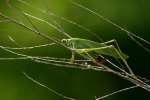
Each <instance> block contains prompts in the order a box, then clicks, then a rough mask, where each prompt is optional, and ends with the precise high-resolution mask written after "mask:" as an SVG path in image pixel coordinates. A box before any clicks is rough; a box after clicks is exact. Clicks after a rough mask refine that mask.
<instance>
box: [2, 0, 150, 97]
mask: <svg viewBox="0 0 150 100" xmlns="http://www.w3.org/2000/svg"><path fill="white" fill-rule="evenodd" d="M6 1H7V0H6ZM6 1H5V0H1V1H0V11H1V12H3V13H4V14H6V15H8V16H10V17H12V18H15V19H17V20H20V21H22V22H24V23H25V24H26V25H29V26H30V27H31V25H30V24H29V23H28V21H27V20H26V19H25V17H24V16H23V15H22V14H21V13H20V11H19V10H18V9H20V10H21V11H24V12H27V13H30V14H32V15H34V16H37V17H40V18H43V19H45V20H47V21H49V22H52V23H54V24H55V22H57V23H58V24H60V25H61V27H62V28H63V29H64V30H65V31H66V32H68V33H69V34H70V35H71V36H72V37H78V38H85V39H90V40H93V41H99V40H98V39H97V38H96V37H95V36H94V35H92V34H89V33H88V32H86V31H84V30H82V29H80V28H78V27H76V26H74V25H72V24H69V23H66V22H65V21H63V20H60V19H59V18H56V17H52V16H48V15H46V14H42V13H41V12H40V11H37V10H35V9H34V8H31V7H28V6H25V5H24V4H22V3H20V2H18V1H17V0H10V3H11V4H12V5H11V6H10V5H9V6H8V5H7V3H6ZM25 1H26V2H28V3H29V4H31V5H32V6H33V7H35V8H38V9H44V10H47V9H49V11H51V12H53V13H56V14H57V15H58V16H62V17H65V18H68V19H70V20H72V21H75V22H77V23H79V24H81V25H83V26H85V27H87V28H88V29H90V30H91V31H93V32H94V33H96V34H97V35H99V36H100V37H101V38H102V39H103V40H104V41H108V40H111V39H114V38H115V39H116V40H117V41H118V43H119V46H120V48H121V50H122V51H123V52H124V53H126V54H128V55H129V56H130V58H129V59H128V62H129V65H130V66H131V68H132V69H133V71H134V72H135V73H136V74H137V75H139V76H142V77H146V78H148V79H150V73H149V70H150V68H149V57H150V54H149V53H148V52H146V51H145V50H143V49H142V48H141V47H139V46H138V45H137V44H136V43H134V42H133V41H132V40H131V39H130V38H129V37H128V36H127V35H126V34H125V32H122V31H120V30H118V29H117V28H115V27H114V26H112V25H111V24H109V23H107V22H105V21H103V20H100V19H99V18H98V17H96V16H94V15H92V14H89V13H88V12H87V11H85V10H83V9H81V8H79V7H76V6H74V5H72V4H71V3H70V2H68V1H67V0H42V1H41V0H25ZM75 1H76V2H78V3H80V4H82V5H84V6H86V7H88V8H90V9H93V10H95V11H96V12H98V13H100V14H102V15H104V16H105V17H107V18H109V19H111V20H112V21H113V22H115V23H117V24H119V25H120V26H123V27H125V28H126V29H128V30H130V31H132V32H133V33H135V34H136V35H138V36H141V37H143V38H144V39H146V40H150V34H149V32H150V28H149V27H150V13H149V10H150V6H149V4H150V1H149V0H125V1H123V0H87V1H85V0H75ZM16 8H17V9H16ZM1 19H2V18H1ZM32 21H33V22H34V23H35V25H36V26H37V27H38V29H40V30H41V31H43V32H46V33H48V35H49V36H54V37H57V38H58V39H59V40H61V39H63V38H66V37H65V36H64V35H63V34H61V33H59V32H57V31H55V30H54V29H53V28H51V27H49V26H47V25H46V24H45V23H41V22H39V21H36V20H32ZM8 35H9V36H11V37H13V38H14V39H15V40H16V41H17V43H19V44H20V45H21V46H34V45H38V44H44V43H48V41H47V40H45V39H43V38H41V37H40V36H37V35H35V34H33V33H32V32H30V31H27V30H26V29H24V28H21V27H19V26H17V25H15V24H12V23H0V45H3V46H10V47H15V45H14V44H13V43H12V42H11V41H10V40H9V39H8ZM17 52H21V53H24V54H28V55H32V56H35V55H39V56H52V57H66V58H69V57H70V52H68V51H66V50H65V49H64V48H62V47H58V46H51V47H43V48H37V49H33V50H25V51H17ZM0 57H15V56H14V55H12V54H10V53H7V52H5V51H3V50H0ZM22 72H26V73H27V74H28V75H30V76H32V77H33V78H34V79H36V80H37V81H39V82H41V83H44V84H45V85H47V86H48V87H50V88H52V89H54V90H56V91H58V92H60V93H62V94H64V95H66V96H69V97H75V98H77V100H94V96H103V95H105V94H108V93H111V92H112V91H116V90H119V89H122V88H125V87H128V86H131V85H132V84H131V83H130V82H128V81H126V80H124V79H122V78H120V77H117V76H115V75H112V74H110V73H106V72H96V71H92V70H84V71H83V70H79V69H71V68H70V69H69V68H63V67H57V66H52V65H45V64H41V63H35V62H32V61H30V60H13V61H0V100H63V99H62V98H60V97H58V96H57V95H55V94H53V93H52V92H49V91H48V90H47V89H45V88H42V87H40V86H38V85H37V84H35V83H33V82H32V81H30V80H28V79H27V78H26V77H25V76H24V75H23V74H22ZM149 98H150V94H149V92H147V91H145V90H143V89H141V88H136V89H132V90H129V91H126V92H122V93H119V94H116V95H113V96H111V97H108V98H106V99H104V100H127V99H128V100H141V99H143V100H149Z"/></svg>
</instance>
